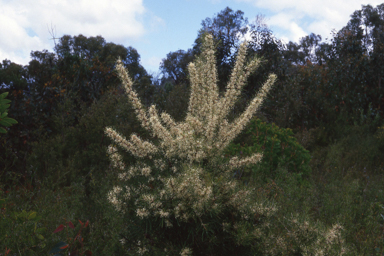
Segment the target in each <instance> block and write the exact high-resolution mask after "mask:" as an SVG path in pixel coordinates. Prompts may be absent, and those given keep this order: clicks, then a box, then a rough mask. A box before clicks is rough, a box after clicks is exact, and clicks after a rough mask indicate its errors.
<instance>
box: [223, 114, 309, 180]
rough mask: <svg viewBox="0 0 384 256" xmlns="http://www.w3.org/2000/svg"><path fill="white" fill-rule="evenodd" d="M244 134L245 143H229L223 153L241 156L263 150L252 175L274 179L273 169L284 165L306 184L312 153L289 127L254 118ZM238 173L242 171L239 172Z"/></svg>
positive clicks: (274, 170) (274, 172)
mask: <svg viewBox="0 0 384 256" xmlns="http://www.w3.org/2000/svg"><path fill="white" fill-rule="evenodd" d="M243 135H245V136H246V140H245V142H243V143H242V144H240V143H237V144H231V145H230V146H229V147H228V149H227V150H226V151H225V153H226V154H230V155H232V156H233V155H235V154H238V152H240V154H243V155H244V156H250V155H252V154H254V153H262V152H263V155H264V156H263V159H262V160H261V162H260V164H258V165H257V166H255V167H254V168H252V171H253V172H254V173H253V175H262V176H264V177H266V178H270V179H275V178H276V175H275V174H276V169H277V167H278V166H279V165H280V167H287V169H288V170H289V172H290V173H291V175H292V176H294V177H295V178H296V179H297V180H298V181H299V182H300V183H301V184H303V183H306V184H308V182H306V181H305V179H308V178H309V175H310V173H311V168H310V166H309V162H310V160H311V156H310V154H309V151H308V150H306V149H304V147H303V146H302V145H300V144H299V143H298V142H297V139H296V138H295V137H294V134H293V132H292V130H291V129H289V128H288V129H284V128H279V127H277V126H276V125H274V124H272V125H270V124H267V123H265V122H262V121H261V120H260V119H256V118H253V119H252V120H251V121H250V123H249V125H248V126H247V130H246V131H245V132H243ZM247 135H249V136H247ZM239 176H243V174H241V173H239V174H238V177H239Z"/></svg>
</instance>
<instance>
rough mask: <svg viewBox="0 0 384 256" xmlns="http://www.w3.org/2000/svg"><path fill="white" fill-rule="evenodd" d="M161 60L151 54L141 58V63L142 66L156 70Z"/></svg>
mask: <svg viewBox="0 0 384 256" xmlns="http://www.w3.org/2000/svg"><path fill="white" fill-rule="evenodd" d="M161 61H162V58H159V57H156V56H152V57H150V58H144V59H142V64H143V66H145V67H148V70H158V69H159V67H160V63H161ZM148 70H147V71H148Z"/></svg>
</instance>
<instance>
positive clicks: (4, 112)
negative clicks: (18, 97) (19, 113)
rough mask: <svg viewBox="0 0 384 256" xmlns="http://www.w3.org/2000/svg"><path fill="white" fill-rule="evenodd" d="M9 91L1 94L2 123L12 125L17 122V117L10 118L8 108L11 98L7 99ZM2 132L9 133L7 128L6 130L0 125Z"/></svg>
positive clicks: (0, 122) (0, 120) (0, 123)
mask: <svg viewBox="0 0 384 256" xmlns="http://www.w3.org/2000/svg"><path fill="white" fill-rule="evenodd" d="M7 95H8V92H5V93H2V94H0V125H2V126H5V127H9V126H12V124H17V121H16V120H15V119H12V118H9V117H7V116H8V112H7V108H9V103H10V102H11V101H10V100H7V99H5V97H7ZM0 133H7V130H5V129H4V128H3V127H0Z"/></svg>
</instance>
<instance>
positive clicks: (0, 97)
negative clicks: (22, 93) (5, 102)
mask: <svg viewBox="0 0 384 256" xmlns="http://www.w3.org/2000/svg"><path fill="white" fill-rule="evenodd" d="M8 93H9V92H4V93H2V94H0V99H4V98H5V97H7V96H8Z"/></svg>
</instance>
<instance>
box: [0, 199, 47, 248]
mask: <svg viewBox="0 0 384 256" xmlns="http://www.w3.org/2000/svg"><path fill="white" fill-rule="evenodd" d="M7 201H8V198H3V199H0V209H1V214H0V248H1V250H3V249H4V248H5V249H6V250H9V251H8V252H12V253H16V252H18V253H22V254H23V255H37V254H35V253H34V252H36V251H37V250H39V248H41V249H42V248H45V246H46V238H45V237H44V236H43V234H44V231H45V227H42V225H41V222H40V220H41V218H42V216H38V215H37V212H35V211H26V210H22V211H12V212H10V213H8V212H9V210H7V208H8V207H7V206H8V204H9V203H8V202H7Z"/></svg>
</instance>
